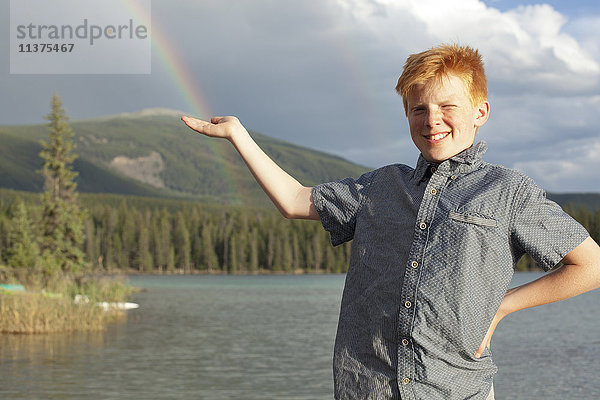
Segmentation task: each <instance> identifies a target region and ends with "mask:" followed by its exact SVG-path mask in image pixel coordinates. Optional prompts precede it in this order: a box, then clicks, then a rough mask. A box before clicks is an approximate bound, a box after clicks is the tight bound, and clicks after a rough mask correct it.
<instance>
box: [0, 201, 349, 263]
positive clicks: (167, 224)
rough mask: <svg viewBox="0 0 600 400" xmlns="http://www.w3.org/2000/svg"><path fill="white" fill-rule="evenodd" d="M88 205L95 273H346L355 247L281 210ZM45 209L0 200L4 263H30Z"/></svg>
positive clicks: (86, 243)
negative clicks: (331, 239)
mask: <svg viewBox="0 0 600 400" xmlns="http://www.w3.org/2000/svg"><path fill="white" fill-rule="evenodd" d="M86 203H87V207H86V209H87V216H86V218H85V221H84V224H83V231H84V240H83V243H82V245H81V247H80V250H81V251H82V252H83V253H84V255H85V259H86V260H87V262H88V263H89V264H90V266H91V270H94V271H104V272H110V271H116V270H123V271H126V272H131V271H132V270H134V271H139V272H146V273H151V272H186V273H194V272H207V273H210V272H218V273H259V272H285V273H292V272H311V273H324V272H325V273H339V272H345V271H346V269H347V266H348V263H349V258H350V245H349V244H345V245H342V246H339V247H336V248H333V247H332V246H331V245H330V244H329V234H328V233H327V232H325V231H324V230H323V228H322V227H321V226H320V224H319V223H315V222H314V221H297V220H286V219H284V218H282V217H281V216H280V215H279V213H277V212H276V211H274V210H268V209H265V210H262V209H244V208H232V207H221V206H214V205H203V204H193V203H189V204H183V205H181V206H180V207H170V208H167V207H161V206H160V200H153V201H152V203H155V204H154V205H153V206H145V207H140V206H139V205H137V204H136V203H137V200H136V199H135V198H131V197H125V196H122V199H121V201H120V203H119V204H117V205H115V204H110V203H108V204H107V203H106V202H104V201H103V196H100V195H88V196H87V198H86ZM40 212H41V209H40V207H39V206H36V205H35V204H27V205H26V202H23V201H22V200H21V201H12V202H0V238H1V240H0V260H1V261H2V263H5V264H8V265H11V264H15V262H11V260H12V259H13V258H14V256H15V254H16V253H20V254H21V255H20V256H19V257H20V258H23V257H24V258H25V259H26V258H27V256H26V253H27V250H26V249H28V248H30V247H31V246H32V245H33V243H34V242H35V232H37V231H38V230H39V228H38V227H35V226H34V224H32V221H35V220H36V219H37V217H36V215H39V213H40ZM15 249H21V250H19V251H15ZM23 254H25V256H23ZM14 261H16V260H14ZM19 262H21V261H20V260H19ZM21 263H22V262H21ZM13 266H16V265H13Z"/></svg>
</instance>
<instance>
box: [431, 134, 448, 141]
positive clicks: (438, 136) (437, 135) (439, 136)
mask: <svg viewBox="0 0 600 400" xmlns="http://www.w3.org/2000/svg"><path fill="white" fill-rule="evenodd" d="M447 134H448V133H438V134H435V135H431V136H429V138H430V139H431V140H440V139H441V138H443V137H446V135H447Z"/></svg>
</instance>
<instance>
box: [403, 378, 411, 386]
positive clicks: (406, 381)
mask: <svg viewBox="0 0 600 400" xmlns="http://www.w3.org/2000/svg"><path fill="white" fill-rule="evenodd" d="M402 383H404V384H405V385H408V384H409V383H410V379H408V378H404V379H402Z"/></svg>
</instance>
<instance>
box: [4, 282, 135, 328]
mask: <svg viewBox="0 0 600 400" xmlns="http://www.w3.org/2000/svg"><path fill="white" fill-rule="evenodd" d="M130 293H131V289H130V288H129V287H128V286H127V285H125V284H124V283H123V282H120V281H115V280H98V279H93V280H87V281H85V282H84V283H80V284H70V285H67V288H66V289H65V290H64V292H62V293H44V292H8V291H3V290H0V333H19V334H36V333H55V332H74V331H99V330H103V329H105V327H106V325H107V324H108V323H109V322H112V321H114V320H116V319H118V318H119V317H122V316H123V315H124V312H122V311H119V310H116V309H110V310H109V311H104V310H103V309H102V307H99V306H98V305H97V301H100V300H102V301H124V299H125V297H126V296H127V295H129V294H130ZM75 294H82V295H85V296H87V297H88V298H89V299H90V301H89V302H80V303H75V302H74V301H73V298H74V295H75Z"/></svg>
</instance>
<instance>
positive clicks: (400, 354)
mask: <svg viewBox="0 0 600 400" xmlns="http://www.w3.org/2000/svg"><path fill="white" fill-rule="evenodd" d="M396 90H397V91H398V93H399V94H400V95H401V96H402V99H403V103H404V109H405V113H406V116H407V118H408V123H409V127H410V133H411V137H412V140H413V142H414V144H415V145H416V146H417V148H418V149H419V150H420V152H421V154H420V156H419V159H418V161H417V165H416V168H414V169H413V168H410V167H408V166H406V165H401V164H396V165H390V166H386V167H383V168H379V169H377V170H375V171H372V172H368V173H366V174H364V175H362V176H361V177H360V178H358V179H356V180H354V179H351V178H348V179H344V180H342V181H339V182H331V183H326V184H322V185H318V186H316V187H314V188H308V187H304V186H302V185H300V184H299V183H298V182H297V181H296V180H295V179H293V178H292V177H291V176H289V175H288V174H286V173H285V172H284V171H283V170H281V169H280V168H279V167H278V166H277V165H276V164H275V163H273V161H271V160H270V159H269V158H268V157H267V156H266V155H265V154H264V153H263V152H262V151H261V150H260V148H259V147H258V146H257V145H256V144H255V143H254V142H253V141H252V139H251V138H250V136H249V135H248V133H247V132H246V131H245V129H244V128H243V127H242V125H241V124H240V123H239V121H238V120H237V119H236V118H234V117H224V118H221V117H217V118H213V119H212V120H211V123H208V122H204V121H199V120H196V119H193V118H188V117H183V118H182V119H183V121H184V122H185V123H186V124H187V125H188V126H189V127H190V128H192V129H194V130H196V131H198V132H200V133H202V134H205V135H208V136H214V137H224V138H226V139H228V140H230V141H231V142H232V143H233V145H234V146H235V148H236V149H237V150H238V151H239V153H240V154H241V156H242V158H243V159H244V161H245V162H246V164H247V165H248V167H249V169H250V171H251V172H252V174H253V175H254V176H255V178H256V179H257V181H258V183H259V184H260V185H261V186H262V188H263V189H264V190H265V192H266V193H267V194H268V195H269V197H270V198H271V200H272V201H273V202H274V204H275V205H276V206H277V208H278V209H279V210H280V211H281V213H282V214H283V215H284V216H285V217H287V218H306V219H315V220H317V219H320V221H321V223H322V224H323V226H324V228H325V229H326V230H327V231H329V232H330V234H331V241H332V244H333V245H338V244H340V243H343V242H345V241H348V240H351V239H354V241H353V245H352V255H351V260H350V267H349V269H348V273H347V276H346V284H345V288H344V294H343V298H342V305H341V310H340V319H339V324H338V332H337V336H336V344H335V350H334V381H335V396H336V398H339V399H405V400H406V399H425V400H434V399H440V400H449V399H457V400H458V399H460V400H464V399H482V400H484V399H493V398H494V393H493V386H492V378H493V375H494V373H495V372H496V367H495V366H494V364H493V362H492V360H491V354H490V351H489V344H490V341H491V337H492V334H493V332H494V329H495V327H496V325H497V324H498V322H499V321H500V320H501V319H502V318H503V317H504V316H506V315H508V314H509V313H511V312H514V311H517V310H521V309H524V308H528V307H534V306H537V305H541V304H546V303H550V302H554V301H559V300H563V299H566V298H569V297H572V296H575V295H577V294H580V293H583V292H585V291H588V290H592V289H595V288H597V287H599V286H600V248H599V247H598V245H597V244H596V243H595V242H594V241H593V240H592V239H591V238H590V237H589V235H588V233H587V232H586V231H585V230H584V229H583V228H582V227H581V226H580V225H579V224H578V223H576V222H575V221H574V220H573V219H571V218H570V217H569V216H568V215H566V214H565V213H564V212H563V211H562V210H561V209H560V207H559V206H558V205H556V204H555V203H552V202H550V201H548V200H546V198H545V194H544V192H543V191H542V190H541V189H540V188H538V187H537V186H536V185H535V184H534V183H533V182H532V180H531V179H529V178H528V177H526V176H524V175H522V174H520V173H518V172H516V171H513V170H509V169H507V168H504V167H501V166H497V165H491V164H488V163H486V162H484V161H482V159H481V156H482V155H483V153H484V152H485V150H486V144H485V143H483V142H480V143H478V144H477V145H473V142H474V138H475V134H476V133H477V130H478V129H479V127H481V126H483V125H484V124H485V122H486V121H487V119H488V116H489V112H490V104H489V102H488V101H487V82H486V77H485V73H484V70H483V63H482V61H481V57H480V55H479V53H478V52H477V51H476V50H473V49H472V48H470V47H463V46H458V45H442V46H439V47H436V48H433V49H431V50H428V51H425V52H422V53H419V54H413V55H411V56H410V57H409V58H408V60H407V62H406V64H405V66H404V69H403V72H402V75H401V76H400V79H399V80H398V85H397V87H396ZM524 253H529V254H530V255H531V256H532V257H533V258H534V259H535V260H536V261H537V262H538V264H539V265H540V266H542V267H543V268H544V269H546V270H548V269H550V268H552V267H554V266H555V265H556V264H558V263H559V262H562V264H563V265H562V266H561V267H559V268H558V269H556V270H554V271H553V272H551V273H549V274H546V275H544V276H543V277H542V278H540V279H538V280H536V281H534V282H532V283H529V284H526V285H523V286H521V287H518V288H514V289H512V290H510V291H506V289H507V288H508V285H509V283H510V280H511V277H512V273H513V268H514V266H515V264H516V262H517V261H518V259H519V258H520V257H521V256H522V255H523V254H524Z"/></svg>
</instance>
